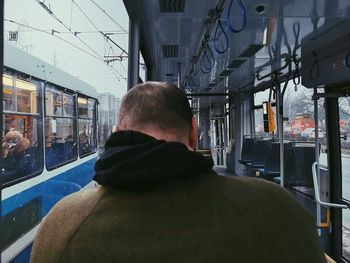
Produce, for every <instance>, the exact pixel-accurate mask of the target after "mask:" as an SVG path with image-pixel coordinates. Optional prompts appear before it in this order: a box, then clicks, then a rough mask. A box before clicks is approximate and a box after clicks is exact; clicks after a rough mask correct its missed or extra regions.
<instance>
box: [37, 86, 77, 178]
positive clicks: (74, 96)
mask: <svg viewBox="0 0 350 263" xmlns="http://www.w3.org/2000/svg"><path fill="white" fill-rule="evenodd" d="M48 87H49V88H50V89H52V88H54V89H56V90H58V91H60V92H61V93H63V94H69V95H72V96H73V99H74V101H73V110H74V114H73V116H63V115H55V114H53V115H51V116H50V115H47V112H46V91H47V88H48ZM43 98H45V100H44V105H43V108H44V114H43V125H44V127H43V129H44V130H45V126H46V120H47V119H46V118H50V119H52V118H55V119H57V118H59V119H71V120H73V138H74V139H75V141H76V142H77V143H78V132H77V94H76V93H75V92H74V91H72V90H70V89H67V88H64V87H61V86H58V85H56V84H53V83H46V84H45V86H44V89H43ZM62 103H63V102H62ZM62 105H63V104H62ZM44 133H45V136H44V138H43V139H44V151H45V160H44V161H45V168H46V170H48V171H52V170H55V169H57V168H59V167H61V166H64V165H66V164H69V163H72V162H75V161H76V160H78V155H79V153H78V149H79V148H78V144H77V150H76V152H75V155H74V158H72V159H69V160H67V161H65V162H62V163H59V164H56V165H53V166H51V167H49V166H48V163H47V161H46V155H47V151H46V130H45V131H44Z"/></svg>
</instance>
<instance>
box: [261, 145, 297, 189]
mask: <svg viewBox="0 0 350 263" xmlns="http://www.w3.org/2000/svg"><path fill="white" fill-rule="evenodd" d="M292 146H293V143H292V142H284V155H285V156H286V155H287V152H288V151H289V149H290V148H291V147H292ZM258 171H259V173H260V176H262V177H264V178H265V179H269V180H273V181H275V182H277V183H279V182H280V180H281V179H280V178H279V176H280V143H279V142H272V143H270V144H269V145H268V152H267V157H266V159H265V163H264V167H263V168H260V169H258Z"/></svg>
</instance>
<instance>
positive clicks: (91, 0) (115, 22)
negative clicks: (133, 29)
mask: <svg viewBox="0 0 350 263" xmlns="http://www.w3.org/2000/svg"><path fill="white" fill-rule="evenodd" d="M90 2H91V3H93V4H94V5H95V6H96V7H97V8H98V9H100V10H101V11H102V12H103V13H104V14H105V15H106V16H107V17H108V18H109V19H111V20H112V21H113V22H114V24H116V25H117V26H118V27H119V28H120V29H121V30H122V31H124V32H125V33H128V31H127V30H125V29H124V28H123V27H122V26H121V25H120V24H119V23H118V22H117V21H116V20H115V19H114V18H113V17H111V16H110V15H109V14H108V13H107V12H106V11H105V10H104V9H103V8H102V7H100V6H99V5H98V4H97V3H96V2H95V1H94V0H90Z"/></svg>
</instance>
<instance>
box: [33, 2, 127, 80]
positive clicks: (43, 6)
mask: <svg viewBox="0 0 350 263" xmlns="http://www.w3.org/2000/svg"><path fill="white" fill-rule="evenodd" d="M36 2H37V3H38V4H39V5H40V6H41V7H42V8H43V9H44V10H45V11H46V12H48V14H49V15H50V16H51V17H53V18H54V19H55V20H56V21H58V22H59V23H60V24H62V25H63V26H64V27H65V28H66V29H67V30H68V31H69V32H71V33H72V34H73V35H74V36H75V37H76V38H77V39H78V40H79V41H80V42H81V43H83V44H84V45H85V46H86V47H87V48H88V49H89V50H90V51H92V52H93V53H94V54H95V55H96V56H97V57H99V60H102V61H104V58H103V57H101V55H100V54H99V53H98V52H96V51H95V50H94V49H92V48H91V47H90V46H89V45H88V44H87V43H86V42H85V41H84V40H82V39H81V38H80V37H79V36H78V33H79V32H73V31H72V30H71V28H69V27H68V26H67V25H65V23H63V21H62V20H61V19H59V18H58V17H57V16H56V15H55V14H54V12H53V11H52V10H51V9H50V8H49V7H48V6H47V5H45V3H44V2H41V1H40V0H36ZM56 32H57V31H56ZM106 65H107V67H108V68H109V69H110V71H111V72H112V73H113V74H114V75H115V76H116V77H117V79H118V80H120V79H119V77H118V76H117V74H119V75H121V74H120V73H119V72H117V71H115V69H114V68H113V67H112V66H111V65H109V64H108V63H106ZM121 76H122V75H121ZM122 78H123V79H124V77H123V76H122Z"/></svg>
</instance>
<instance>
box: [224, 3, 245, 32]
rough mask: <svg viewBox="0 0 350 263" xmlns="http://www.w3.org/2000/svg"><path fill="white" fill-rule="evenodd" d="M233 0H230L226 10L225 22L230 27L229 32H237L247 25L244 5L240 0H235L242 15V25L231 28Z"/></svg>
mask: <svg viewBox="0 0 350 263" xmlns="http://www.w3.org/2000/svg"><path fill="white" fill-rule="evenodd" d="M233 1H234V0H231V3H230V6H229V8H228V11H227V24H228V28H229V29H230V31H231V32H233V33H239V32H241V31H242V30H243V29H244V28H245V27H246V25H247V11H246V9H245V6H244V4H243V2H242V0H237V1H238V4H239V9H240V11H241V15H242V26H241V28H237V29H235V28H233V25H232V24H231V18H230V14H231V8H232V4H233Z"/></svg>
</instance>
